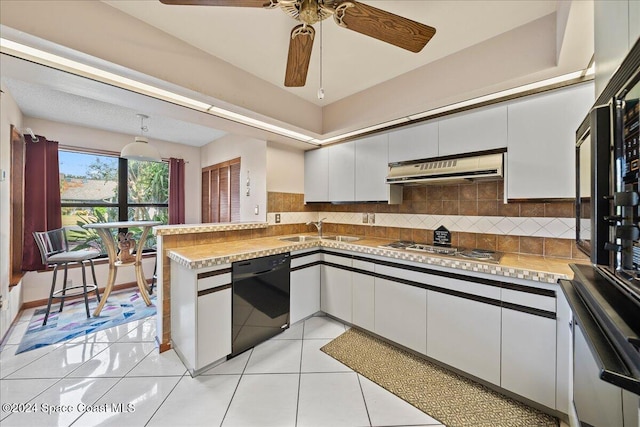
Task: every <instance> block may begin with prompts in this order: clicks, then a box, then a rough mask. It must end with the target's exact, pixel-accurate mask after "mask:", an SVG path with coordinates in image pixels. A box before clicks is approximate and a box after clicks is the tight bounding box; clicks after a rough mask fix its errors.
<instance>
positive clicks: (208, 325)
mask: <svg viewBox="0 0 640 427" xmlns="http://www.w3.org/2000/svg"><path fill="white" fill-rule="evenodd" d="M230 267H231V264H226V265H222V266H219V267H218V268H213V269H212V268H209V269H198V270H193V269H189V268H186V267H183V266H182V265H179V264H178V263H176V262H174V261H171V341H172V346H173V348H174V349H175V350H176V352H177V353H178V355H179V357H180V359H181V360H182V362H183V363H184V365H185V366H186V367H187V369H188V370H189V372H190V373H191V375H197V374H198V373H199V372H201V371H202V370H203V368H206V367H207V366H209V365H211V364H213V363H214V362H217V361H219V360H221V359H223V358H224V357H226V356H227V355H229V354H231V299H232V290H231V268H230Z"/></svg>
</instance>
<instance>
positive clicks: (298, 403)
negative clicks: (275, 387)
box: [294, 320, 307, 426]
mask: <svg viewBox="0 0 640 427" xmlns="http://www.w3.org/2000/svg"><path fill="white" fill-rule="evenodd" d="M306 323H307V321H306V320H305V321H304V322H302V337H301V339H300V368H299V370H298V396H297V399H296V420H295V424H294V425H296V426H297V425H298V414H299V411H300V386H301V384H302V357H303V355H304V326H305V324H306Z"/></svg>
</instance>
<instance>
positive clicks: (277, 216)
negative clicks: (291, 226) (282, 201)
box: [276, 213, 280, 224]
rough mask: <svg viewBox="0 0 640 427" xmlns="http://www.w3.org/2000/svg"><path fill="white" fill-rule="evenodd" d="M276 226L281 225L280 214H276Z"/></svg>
mask: <svg viewBox="0 0 640 427" xmlns="http://www.w3.org/2000/svg"><path fill="white" fill-rule="evenodd" d="M276 224H280V214H279V213H277V214H276Z"/></svg>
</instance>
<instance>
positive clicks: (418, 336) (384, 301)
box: [374, 277, 427, 354]
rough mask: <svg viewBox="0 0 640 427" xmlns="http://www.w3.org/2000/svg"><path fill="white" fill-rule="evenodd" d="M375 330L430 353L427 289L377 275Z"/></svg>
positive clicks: (407, 345) (423, 352) (386, 336)
mask: <svg viewBox="0 0 640 427" xmlns="http://www.w3.org/2000/svg"><path fill="white" fill-rule="evenodd" d="M374 322H375V333H376V334H378V335H381V336H383V337H385V338H387V339H389V340H391V341H394V342H397V343H398V344H400V345H403V346H405V347H408V348H410V349H412V350H415V351H417V352H419V353H422V354H427V290H426V289H422V288H418V287H416V286H410V285H405V284H403V283H398V282H393V281H391V280H387V279H381V278H378V277H376V278H375V318H374Z"/></svg>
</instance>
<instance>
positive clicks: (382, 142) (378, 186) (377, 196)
mask: <svg viewBox="0 0 640 427" xmlns="http://www.w3.org/2000/svg"><path fill="white" fill-rule="evenodd" d="M355 147H356V160H355V168H356V173H355V179H356V187H355V193H356V194H355V200H356V201H382V200H389V185H388V184H387V183H386V182H385V178H386V177H387V172H388V169H389V166H388V164H389V161H388V147H389V144H388V139H387V134H378V135H374V136H370V137H368V138H363V139H359V140H357V141H355Z"/></svg>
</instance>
